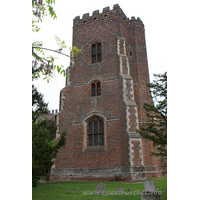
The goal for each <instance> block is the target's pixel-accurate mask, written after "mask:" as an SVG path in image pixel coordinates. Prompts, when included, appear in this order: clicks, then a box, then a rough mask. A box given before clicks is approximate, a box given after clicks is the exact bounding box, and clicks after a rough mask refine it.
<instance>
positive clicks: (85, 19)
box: [73, 4, 144, 27]
mask: <svg viewBox="0 0 200 200" xmlns="http://www.w3.org/2000/svg"><path fill="white" fill-rule="evenodd" d="M117 15H121V17H122V19H123V20H124V22H125V23H126V25H127V26H129V25H132V24H139V25H142V26H144V25H143V23H142V21H141V20H140V18H139V17H137V19H136V18H135V17H131V19H129V18H127V17H126V15H125V14H124V12H123V10H122V9H121V8H120V7H119V5H118V4H115V5H114V6H113V10H110V7H109V6H108V7H105V8H103V11H102V13H99V10H95V11H93V13H92V16H89V13H86V14H83V16H82V19H81V18H80V16H77V17H75V18H74V23H73V27H77V26H81V25H86V24H89V23H92V22H97V21H100V20H103V19H107V18H111V17H114V16H117Z"/></svg>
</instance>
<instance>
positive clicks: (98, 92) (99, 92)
mask: <svg viewBox="0 0 200 200" xmlns="http://www.w3.org/2000/svg"><path fill="white" fill-rule="evenodd" d="M99 95H101V84H100V83H97V96H99Z"/></svg>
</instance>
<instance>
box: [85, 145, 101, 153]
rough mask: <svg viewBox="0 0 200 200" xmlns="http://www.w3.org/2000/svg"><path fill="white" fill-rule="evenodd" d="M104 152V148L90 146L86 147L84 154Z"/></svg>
mask: <svg viewBox="0 0 200 200" xmlns="http://www.w3.org/2000/svg"><path fill="white" fill-rule="evenodd" d="M102 151H105V146H91V147H86V149H85V150H84V152H102Z"/></svg>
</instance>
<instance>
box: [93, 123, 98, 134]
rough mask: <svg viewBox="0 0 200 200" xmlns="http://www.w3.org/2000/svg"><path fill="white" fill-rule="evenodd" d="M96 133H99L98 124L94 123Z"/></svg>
mask: <svg viewBox="0 0 200 200" xmlns="http://www.w3.org/2000/svg"><path fill="white" fill-rule="evenodd" d="M94 133H98V122H97V121H95V122H94Z"/></svg>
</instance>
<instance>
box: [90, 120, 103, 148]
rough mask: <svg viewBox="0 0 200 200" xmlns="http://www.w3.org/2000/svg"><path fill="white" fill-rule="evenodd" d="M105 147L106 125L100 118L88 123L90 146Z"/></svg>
mask: <svg viewBox="0 0 200 200" xmlns="http://www.w3.org/2000/svg"><path fill="white" fill-rule="evenodd" d="M103 145H104V123H103V120H101V119H100V118H94V119H92V120H91V121H90V122H88V146H103Z"/></svg>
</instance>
